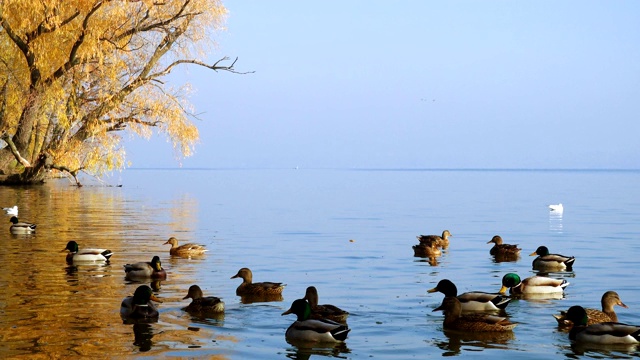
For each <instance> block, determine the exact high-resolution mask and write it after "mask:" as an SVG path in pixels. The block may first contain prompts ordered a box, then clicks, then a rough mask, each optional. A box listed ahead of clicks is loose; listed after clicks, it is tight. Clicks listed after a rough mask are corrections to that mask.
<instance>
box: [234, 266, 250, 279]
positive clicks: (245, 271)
mask: <svg viewBox="0 0 640 360" xmlns="http://www.w3.org/2000/svg"><path fill="white" fill-rule="evenodd" d="M231 278H232V279H235V278H242V280H244V281H252V280H253V274H252V273H251V270H249V268H242V269H240V270H238V273H237V274H235V275H233V276H232V277H231Z"/></svg>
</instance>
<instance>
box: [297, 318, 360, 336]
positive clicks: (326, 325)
mask: <svg viewBox="0 0 640 360" xmlns="http://www.w3.org/2000/svg"><path fill="white" fill-rule="evenodd" d="M292 327H294V329H295V330H297V331H313V332H316V333H318V334H324V333H330V334H331V336H332V337H333V338H334V339H336V340H338V341H344V340H345V339H346V338H347V334H349V331H351V329H349V327H347V325H343V324H339V323H337V322H335V321H331V320H327V319H309V320H304V321H296V322H295V323H293V325H292Z"/></svg>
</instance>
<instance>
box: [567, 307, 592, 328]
mask: <svg viewBox="0 0 640 360" xmlns="http://www.w3.org/2000/svg"><path fill="white" fill-rule="evenodd" d="M567 320H571V321H572V322H573V324H574V325H582V326H586V325H587V321H588V320H589V318H588V316H587V312H586V311H585V310H584V308H583V307H582V306H578V305H574V306H572V307H570V308H569V310H567Z"/></svg>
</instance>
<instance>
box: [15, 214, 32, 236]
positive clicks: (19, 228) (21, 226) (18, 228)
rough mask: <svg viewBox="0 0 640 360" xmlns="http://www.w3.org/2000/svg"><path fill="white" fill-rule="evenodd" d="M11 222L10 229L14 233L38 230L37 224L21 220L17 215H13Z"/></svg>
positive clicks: (27, 232) (29, 232)
mask: <svg viewBox="0 0 640 360" xmlns="http://www.w3.org/2000/svg"><path fill="white" fill-rule="evenodd" d="M9 222H10V223H11V226H10V227H9V231H10V232H11V233H12V234H31V233H34V232H36V224H32V223H28V222H24V221H20V220H18V217H17V216H12V217H11V219H9Z"/></svg>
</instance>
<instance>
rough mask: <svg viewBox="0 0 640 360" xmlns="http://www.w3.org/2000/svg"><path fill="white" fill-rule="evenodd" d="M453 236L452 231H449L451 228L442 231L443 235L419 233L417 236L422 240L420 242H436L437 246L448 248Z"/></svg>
mask: <svg viewBox="0 0 640 360" xmlns="http://www.w3.org/2000/svg"><path fill="white" fill-rule="evenodd" d="M450 236H451V237H453V235H451V233H450V232H449V230H444V231H443V232H442V236H438V235H418V236H416V237H417V238H418V241H420V243H421V244H422V243H427V244H429V243H432V242H433V243H435V244H436V246H438V247H440V248H443V249H446V248H448V247H449V237H450Z"/></svg>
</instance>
